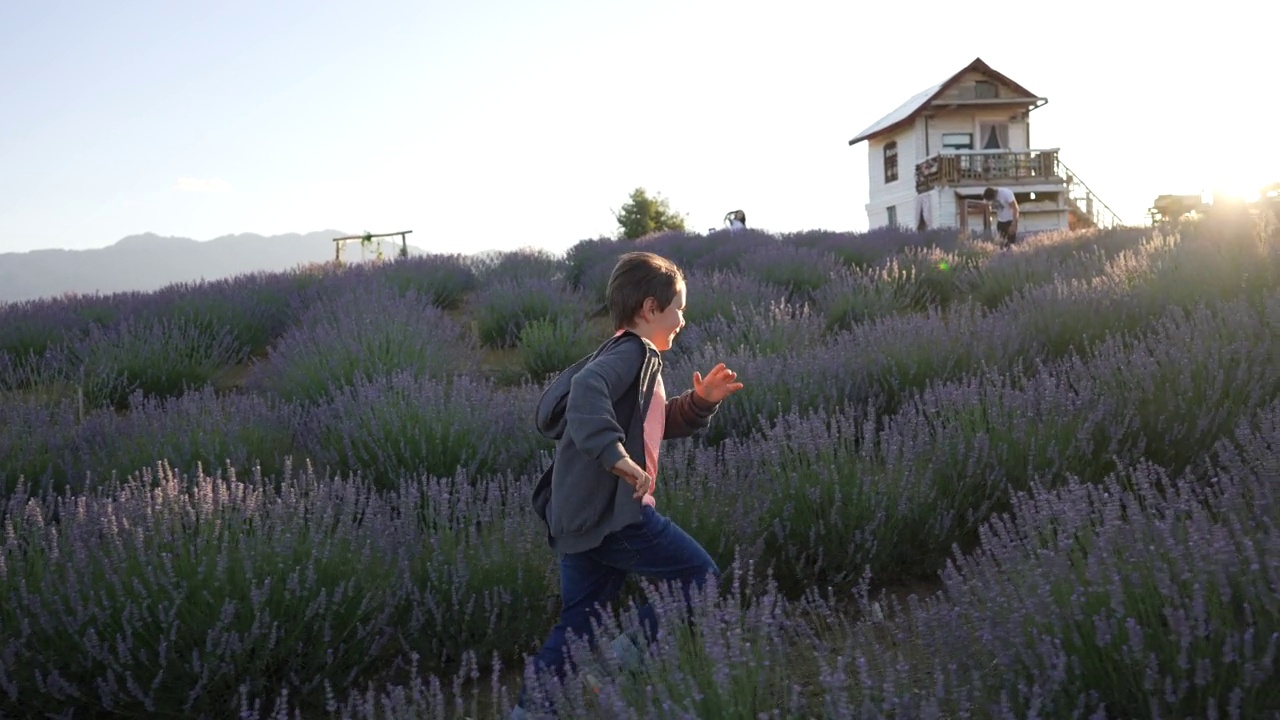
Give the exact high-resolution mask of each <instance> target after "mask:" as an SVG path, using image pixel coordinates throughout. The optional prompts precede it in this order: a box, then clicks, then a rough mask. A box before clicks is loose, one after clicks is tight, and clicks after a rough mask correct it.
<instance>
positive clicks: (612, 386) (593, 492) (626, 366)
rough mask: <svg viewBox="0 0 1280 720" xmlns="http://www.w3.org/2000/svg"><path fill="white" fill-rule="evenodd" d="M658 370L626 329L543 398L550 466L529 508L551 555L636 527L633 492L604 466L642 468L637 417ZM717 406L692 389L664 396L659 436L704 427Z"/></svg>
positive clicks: (651, 350)
mask: <svg viewBox="0 0 1280 720" xmlns="http://www.w3.org/2000/svg"><path fill="white" fill-rule="evenodd" d="M661 372H662V356H661V355H660V354H659V352H658V349H657V348H655V347H654V346H653V344H652V343H650V342H648V341H647V340H644V339H643V338H641V337H640V336H639V335H636V334H635V333H633V332H631V331H630V330H628V331H625V332H623V333H622V334H621V335H618V336H616V337H612V338H610V339H608V340H606V341H605V342H604V343H603V344H601V345H600V347H599V348H598V349H597V350H596V351H595V352H594V353H592V354H591V355H589V356H587V357H585V358H583V359H581V360H579V361H578V362H577V363H574V364H573V365H572V366H571V367H569V368H568V369H567V370H565V371H564V372H562V373H561V374H560V375H559V376H558V377H556V379H555V380H554V381H553V382H552V383H551V385H550V386H548V387H547V389H546V391H545V392H544V393H543V394H542V398H541V399H540V400H539V401H538V409H537V426H538V431H539V432H541V433H542V434H543V435H544V436H546V437H548V438H550V439H552V440H556V441H557V443H556V450H555V455H554V456H553V458H552V463H551V466H550V467H548V468H547V470H546V472H544V473H543V475H542V478H541V479H540V480H539V481H538V484H537V487H536V488H534V491H533V507H534V510H535V511H536V512H537V513H538V516H539V517H540V518H542V520H543V522H545V523H546V525H547V540H548V542H549V543H550V544H551V547H552V548H553V549H555V550H556V552H560V553H578V552H585V551H587V550H590V549H592V548H594V547H596V546H597V545H599V544H600V541H601V539H603V538H604V536H605V535H608V534H609V533H612V532H615V531H617V530H620V529H622V528H624V527H626V526H627V525H630V524H633V523H636V522H639V521H640V508H641V502H640V500H639V498H635V497H632V496H633V495H634V494H635V489H634V488H632V487H631V486H630V485H628V484H627V482H626V481H625V480H623V479H622V478H620V477H618V476H617V475H614V474H613V472H612V469H611V468H613V466H614V465H615V464H616V463H617V462H618V461H619V460H621V459H622V458H624V457H630V458H631V459H632V461H633V462H635V463H636V464H637V465H639V466H640V467H642V468H645V469H646V470H647V469H648V468H646V467H645V465H646V461H645V454H644V418H645V414H646V413H647V412H648V410H649V403H650V401H651V400H652V399H653V390H654V387H655V386H656V385H657V380H658V374H659V373H661ZM717 407H718V404H712V403H708V402H707V401H705V400H703V399H701V398H699V397H698V396H697V393H695V392H694V391H693V390H688V391H686V392H684V393H682V394H681V395H679V396H678V397H674V398H668V400H667V410H666V432H665V433H664V434H663V438H664V439H667V438H680V437H687V436H689V435H692V434H693V433H694V432H696V431H698V430H700V429H702V428H705V427H706V426H707V425H708V424H709V423H710V421H711V417H712V416H713V415H714V414H715V412H716V409H717Z"/></svg>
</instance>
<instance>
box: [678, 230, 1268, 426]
mask: <svg viewBox="0 0 1280 720" xmlns="http://www.w3.org/2000/svg"><path fill="white" fill-rule="evenodd" d="M1246 266H1247V267H1249V268H1250V273H1249V275H1248V276H1246V282H1243V283H1242V282H1241V281H1240V279H1238V278H1237V279H1236V280H1235V281H1230V280H1228V278H1229V277H1231V275H1230V273H1231V272H1232V271H1233V269H1238V268H1242V267H1246ZM1188 273H1191V274H1190V275H1189V274H1188ZM1277 281H1280V252H1278V251H1277V249H1276V248H1275V247H1274V246H1267V245H1260V244H1258V243H1257V242H1252V241H1244V242H1240V243H1237V244H1236V245H1232V246H1225V245H1220V244H1214V243H1212V242H1211V241H1210V240H1209V239H1208V238H1201V237H1195V236H1192V237H1190V238H1183V239H1181V240H1179V239H1176V238H1156V239H1154V240H1151V241H1148V242H1147V243H1145V244H1144V245H1142V246H1140V247H1139V248H1138V249H1136V250H1125V251H1121V252H1119V253H1117V254H1116V255H1115V257H1114V258H1113V259H1112V260H1111V261H1109V262H1108V263H1107V264H1106V266H1105V267H1104V269H1103V272H1102V274H1100V275H1097V276H1094V277H1091V278H1088V279H1070V280H1069V279H1058V280H1056V281H1055V282H1053V283H1050V284H1046V285H1039V286H1031V287H1029V288H1025V289H1023V290H1020V291H1018V292H1017V293H1015V294H1014V295H1013V296H1011V297H1010V298H1009V299H1008V300H1006V301H1005V302H1004V303H1003V304H1002V305H1000V306H999V307H998V308H996V309H994V310H986V309H984V308H981V307H980V306H978V305H976V304H974V303H971V302H964V303H957V304H955V305H953V306H951V307H949V308H946V309H941V308H930V309H929V310H927V311H924V312H920V313H913V314H906V315H894V314H890V315H883V316H878V317H867V318H865V319H864V320H863V322H861V323H859V324H856V325H854V326H852V327H851V328H850V329H849V330H846V331H839V332H836V333H834V334H833V335H831V336H829V339H828V340H827V341H826V342H822V343H816V344H814V345H812V346H809V347H799V348H795V349H792V350H790V351H788V352H786V353H782V354H776V355H775V354H768V353H759V352H754V351H752V350H750V349H748V348H745V347H736V348H735V347H724V346H721V345H720V344H719V343H718V342H716V341H714V340H711V341H708V342H705V343H700V344H699V345H698V346H696V347H685V348H681V349H680V351H679V352H678V353H677V352H674V351H673V353H672V358H671V360H670V361H669V362H668V367H670V369H671V374H670V376H669V377H670V379H669V382H670V383H671V384H672V388H673V391H675V392H680V391H683V390H684V389H686V388H687V387H689V380H688V379H687V378H689V377H690V375H691V373H692V372H693V371H694V370H700V369H705V368H706V367H709V363H714V362H718V361H720V360H723V361H725V362H728V363H730V364H731V365H732V366H733V367H734V368H735V369H736V370H737V371H738V373H739V376H740V377H742V378H743V380H744V382H747V383H748V388H747V389H745V390H744V391H742V392H740V393H738V394H737V395H735V397H734V403H732V404H731V405H729V406H726V407H725V408H723V409H722V411H721V412H720V413H719V414H718V415H717V421H716V424H715V426H714V427H713V428H712V429H711V431H710V434H709V438H710V439H711V440H713V441H719V440H721V439H723V438H725V437H733V436H743V435H747V434H750V433H753V432H759V431H760V430H762V429H763V428H764V427H767V425H768V424H769V423H770V422H771V421H772V420H773V419H775V418H777V417H778V416H779V415H781V414H785V413H786V412H788V411H789V410H797V411H800V412H812V411H817V410H820V409H822V408H826V407H831V406H833V405H836V406H838V405H841V404H844V403H849V402H852V403H865V402H872V401H875V402H879V403H881V404H882V407H883V409H885V410H892V409H893V408H895V407H897V406H898V405H899V404H900V403H901V402H902V401H903V400H904V399H905V398H906V397H908V396H909V395H910V394H911V393H913V392H918V391H919V390H920V389H921V388H922V387H923V386H924V384H925V383H926V382H928V381H930V380H933V379H950V378H957V377H962V376H964V375H966V374H969V373H972V372H976V371H978V370H979V369H980V368H982V367H984V366H990V367H996V368H1008V369H1014V368H1021V369H1024V370H1034V369H1035V368H1036V367H1038V366H1039V365H1040V364H1042V363H1043V362H1046V361H1052V360H1054V359H1056V358H1061V357H1064V356H1065V355H1067V354H1068V353H1070V352H1071V351H1073V350H1079V351H1084V350H1088V349H1089V348H1090V347H1092V346H1093V345H1095V344H1097V343H1099V342H1102V341H1103V340H1105V339H1106V338H1107V337H1109V336H1110V335H1112V334H1114V333H1121V332H1132V331H1138V330H1141V329H1142V328H1145V327H1146V326H1147V325H1148V324H1149V323H1150V322H1151V321H1152V320H1153V319H1155V318H1158V317H1159V316H1160V315H1162V314H1163V313H1164V311H1165V310H1166V309H1167V308H1168V307H1170V306H1174V307H1179V306H1180V307H1190V306H1192V305H1194V304H1195V303H1198V302H1201V301H1212V300H1213V299H1215V298H1218V299H1230V298H1236V297H1246V298H1249V297H1251V298H1255V299H1256V298H1259V297H1261V293H1264V292H1265V291H1266V290H1267V288H1269V287H1274V284H1275V282H1277ZM880 287H882V288H883V285H882V286H880ZM881 292H885V291H881ZM889 302H895V301H894V300H893V299H892V298H890V300H889ZM940 349H942V350H941V351H940Z"/></svg>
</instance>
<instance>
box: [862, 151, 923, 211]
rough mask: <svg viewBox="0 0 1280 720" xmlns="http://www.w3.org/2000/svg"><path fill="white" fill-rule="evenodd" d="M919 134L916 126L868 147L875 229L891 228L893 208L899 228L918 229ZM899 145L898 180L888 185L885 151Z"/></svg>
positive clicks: (870, 203) (870, 208)
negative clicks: (888, 225)
mask: <svg viewBox="0 0 1280 720" xmlns="http://www.w3.org/2000/svg"><path fill="white" fill-rule="evenodd" d="M916 137H917V130H916V127H915V126H914V125H913V126H911V127H907V128H903V129H902V130H899V131H898V132H896V133H894V134H892V135H886V136H883V137H878V138H873V139H872V140H870V141H869V142H868V143H867V153H868V157H867V168H868V170H869V172H870V174H871V178H870V180H871V183H870V192H869V193H868V195H869V202H868V203H867V220H868V224H869V226H870V227H871V228H878V227H884V226H885V225H887V224H889V210H888V209H889V208H890V207H895V208H897V214H898V224H899V225H902V226H905V227H912V228H914V227H915V219H914V218H915V210H916V204H915V198H916V162H917V160H916V158H917V157H918V156H919V155H918V150H917V143H916ZM895 140H896V141H897V143H898V179H897V180H895V181H894V182H891V183H889V184H887V185H886V184H885V181H884V148H885V145H888V144H889V143H890V142H892V141H895Z"/></svg>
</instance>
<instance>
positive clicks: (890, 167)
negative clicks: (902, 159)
mask: <svg viewBox="0 0 1280 720" xmlns="http://www.w3.org/2000/svg"><path fill="white" fill-rule="evenodd" d="M897 179H898V141H897V140H893V141H890V142H889V144H887V145H885V146H884V182H885V184H886V185H888V184H889V183H891V182H893V181H895V180H897Z"/></svg>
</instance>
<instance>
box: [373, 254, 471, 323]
mask: <svg viewBox="0 0 1280 720" xmlns="http://www.w3.org/2000/svg"><path fill="white" fill-rule="evenodd" d="M375 274H376V276H377V278H376V279H377V281H380V282H385V283H387V284H389V285H391V286H392V287H395V288H397V289H398V290H399V291H400V292H401V293H408V292H409V291H414V292H416V293H417V294H418V295H420V296H423V297H428V298H430V299H431V304H432V305H435V306H436V307H438V308H440V309H441V310H457V309H459V308H461V307H462V305H463V302H464V301H465V300H466V298H467V297H468V296H469V295H470V294H471V293H472V292H474V291H475V290H476V288H477V287H478V286H479V278H478V276H477V274H476V268H475V267H473V266H472V263H471V262H470V261H469V260H468V259H467V257H466V256H463V255H458V254H448V255H427V256H425V257H417V258H409V259H405V260H399V261H396V262H394V263H390V264H389V265H386V266H384V267H382V268H378V269H377V270H375Z"/></svg>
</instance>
